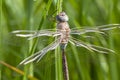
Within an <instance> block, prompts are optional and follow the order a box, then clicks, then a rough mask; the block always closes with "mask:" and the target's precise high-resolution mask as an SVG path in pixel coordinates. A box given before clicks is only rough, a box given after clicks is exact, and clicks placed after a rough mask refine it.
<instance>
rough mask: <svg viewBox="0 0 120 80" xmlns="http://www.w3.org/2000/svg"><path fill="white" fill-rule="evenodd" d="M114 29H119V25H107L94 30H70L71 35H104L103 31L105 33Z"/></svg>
mask: <svg viewBox="0 0 120 80" xmlns="http://www.w3.org/2000/svg"><path fill="white" fill-rule="evenodd" d="M115 28H120V24H108V25H101V26H96V27H94V28H85V29H72V30H71V34H78V35H81V34H85V33H89V32H97V33H101V34H105V33H104V32H103V31H107V30H111V29H115Z"/></svg>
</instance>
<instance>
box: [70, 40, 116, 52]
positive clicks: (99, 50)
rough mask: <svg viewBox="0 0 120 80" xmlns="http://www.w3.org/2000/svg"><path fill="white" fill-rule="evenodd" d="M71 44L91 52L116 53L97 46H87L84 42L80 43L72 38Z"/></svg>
mask: <svg viewBox="0 0 120 80" xmlns="http://www.w3.org/2000/svg"><path fill="white" fill-rule="evenodd" d="M69 42H71V43H72V44H74V45H76V46H81V47H84V48H86V49H88V50H89V51H96V52H99V53H108V52H112V53H114V51H113V50H111V49H108V48H104V47H100V46H96V45H91V44H87V43H85V42H83V41H78V40H76V39H75V38H70V40H69Z"/></svg>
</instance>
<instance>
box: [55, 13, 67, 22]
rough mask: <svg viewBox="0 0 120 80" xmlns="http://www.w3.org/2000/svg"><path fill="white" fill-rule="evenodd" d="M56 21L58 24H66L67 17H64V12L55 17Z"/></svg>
mask: <svg viewBox="0 0 120 80" xmlns="http://www.w3.org/2000/svg"><path fill="white" fill-rule="evenodd" d="M56 20H57V21H58V22H66V21H68V20H69V18H68V16H67V15H66V13H65V12H61V13H59V14H58V15H57V16H56Z"/></svg>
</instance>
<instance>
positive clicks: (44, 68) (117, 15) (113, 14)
mask: <svg viewBox="0 0 120 80" xmlns="http://www.w3.org/2000/svg"><path fill="white" fill-rule="evenodd" d="M58 1H62V0H1V1H0V10H1V11H0V14H1V15H0V18H1V19H0V25H1V26H0V34H1V36H0V80H36V79H38V80H56V79H58V80H63V79H62V78H60V77H62V76H60V74H57V71H56V69H55V68H56V66H55V51H54V50H53V51H50V52H48V53H47V55H45V56H44V58H43V59H42V60H41V61H40V62H39V63H31V64H28V65H26V66H23V65H22V66H18V65H19V63H20V62H21V61H22V60H23V59H24V58H25V57H27V56H29V55H31V54H32V53H33V52H37V51H39V50H41V49H42V48H44V47H45V46H47V45H48V44H50V43H51V42H52V41H53V40H54V38H52V37H40V39H39V40H37V39H34V40H32V41H28V40H27V39H26V38H20V37H16V36H15V35H14V34H12V33H11V32H12V31H14V30H38V29H55V23H56V21H55V15H56V11H57V9H59V8H62V10H63V11H65V12H66V13H67V15H68V16H69V24H70V27H71V28H76V27H77V28H84V26H88V27H89V26H96V25H105V24H114V23H117V24H120V0H63V2H62V3H59V4H58ZM59 5H62V7H59ZM106 34H107V36H101V35H99V34H92V35H94V37H95V38H94V39H93V40H91V38H90V39H87V38H86V39H84V41H86V42H88V43H93V44H96V45H99V46H104V47H107V48H110V49H113V50H115V51H116V54H111V53H108V54H100V53H91V52H89V51H87V50H86V49H84V48H81V47H75V46H73V45H71V44H68V46H67V49H66V55H67V60H68V68H69V75H70V80H120V37H119V36H120V29H114V30H111V31H109V32H108V31H107V32H106ZM88 35H90V34H88ZM75 37H76V38H78V39H81V37H79V36H75ZM34 43H36V44H37V45H36V44H35V45H34ZM31 50H33V51H31ZM30 51H31V52H30ZM2 61H4V62H2ZM5 63H7V64H9V66H8V65H5ZM13 68H17V69H20V70H22V71H23V72H24V73H23V72H22V73H19V72H20V71H19V70H16V71H15V70H13ZM28 75H30V76H28ZM57 77H58V78H57Z"/></svg>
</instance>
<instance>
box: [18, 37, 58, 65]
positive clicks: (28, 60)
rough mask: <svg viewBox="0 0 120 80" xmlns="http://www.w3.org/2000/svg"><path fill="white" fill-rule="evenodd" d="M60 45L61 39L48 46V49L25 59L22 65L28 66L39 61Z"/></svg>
mask: <svg viewBox="0 0 120 80" xmlns="http://www.w3.org/2000/svg"><path fill="white" fill-rule="evenodd" d="M59 43H60V38H58V39H57V40H55V41H54V42H53V43H51V44H50V45H48V46H47V47H45V48H44V49H43V50H41V51H39V52H36V53H35V54H33V55H31V56H29V57H28V58H26V59H24V60H23V61H22V62H21V63H20V65H21V64H24V65H25V64H28V63H30V62H33V61H37V62H38V61H39V60H40V59H41V58H42V57H43V56H44V55H45V54H46V53H47V52H48V51H50V50H53V49H55V48H56V47H57V46H58V45H59Z"/></svg>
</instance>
